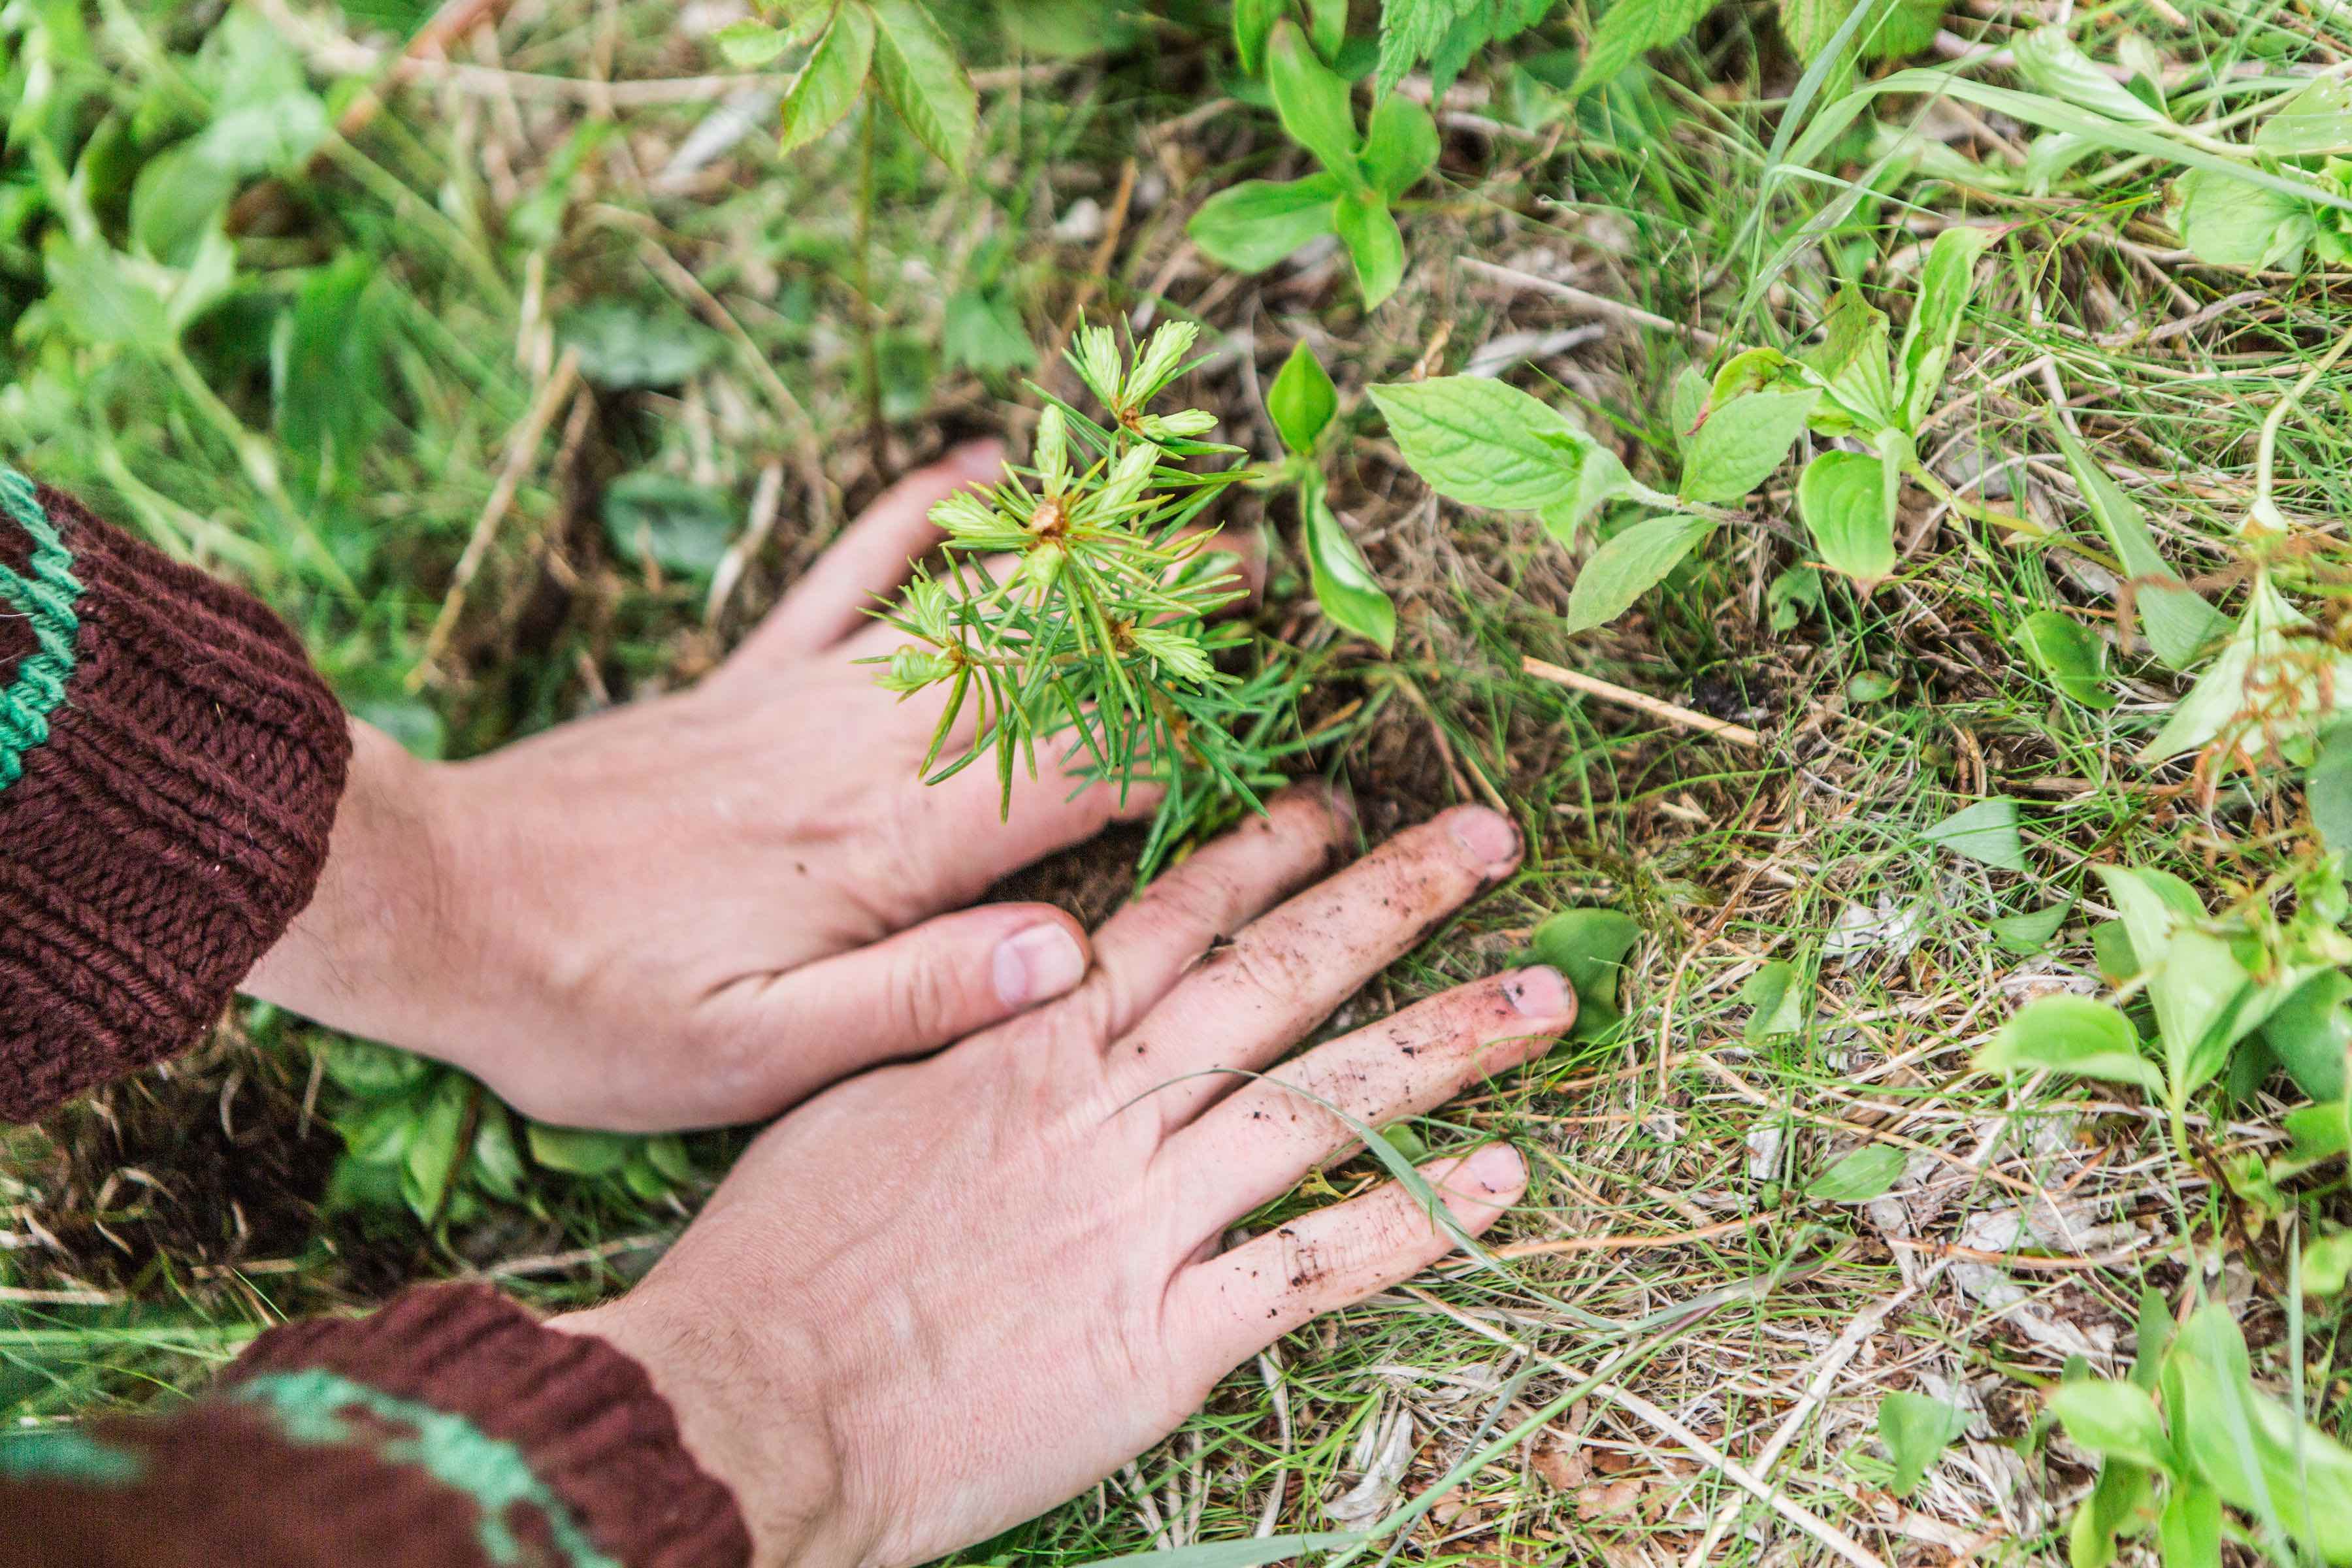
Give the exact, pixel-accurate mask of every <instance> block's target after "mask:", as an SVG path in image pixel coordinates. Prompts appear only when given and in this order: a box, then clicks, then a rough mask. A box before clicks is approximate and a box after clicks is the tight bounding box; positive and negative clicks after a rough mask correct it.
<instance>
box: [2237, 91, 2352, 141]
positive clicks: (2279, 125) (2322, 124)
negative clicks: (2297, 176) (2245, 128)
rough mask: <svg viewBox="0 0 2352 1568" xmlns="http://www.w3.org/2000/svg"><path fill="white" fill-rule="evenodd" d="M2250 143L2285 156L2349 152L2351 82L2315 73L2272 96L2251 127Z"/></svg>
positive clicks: (2351, 130)
mask: <svg viewBox="0 0 2352 1568" xmlns="http://www.w3.org/2000/svg"><path fill="white" fill-rule="evenodd" d="M2254 145H2255V146H2257V147H2260V148H2261V149H2263V151H2264V152H2266V153H2282V154H2284V155H2287V156H2299V157H2308V156H2315V155H2318V154H2320V153H2352V86H2347V84H2346V83H2345V82H2344V81H2343V80H2341V79H2338V78H2335V77H2319V78H2316V79H2314V80H2313V81H2311V82H2310V83H2309V84H2308V85H2306V86H2305V87H2302V88H2298V89H2295V90H2294V91H2293V92H2290V93H2288V94H2286V95H2285V96H2284V97H2283V98H2280V99H2278V100H2275V101H2273V103H2272V104H2271V105H2270V109H2269V112H2267V113H2266V114H2264V115H2263V120H2262V123H2261V124H2259V125H2257V126H2255V127H2254Z"/></svg>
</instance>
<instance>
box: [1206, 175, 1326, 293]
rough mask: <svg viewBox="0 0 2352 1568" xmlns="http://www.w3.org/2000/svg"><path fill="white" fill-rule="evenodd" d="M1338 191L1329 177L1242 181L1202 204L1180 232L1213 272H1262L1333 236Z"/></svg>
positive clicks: (1314, 176) (1315, 176)
mask: <svg viewBox="0 0 2352 1568" xmlns="http://www.w3.org/2000/svg"><path fill="white" fill-rule="evenodd" d="M1339 190H1340V185H1339V177H1338V176H1337V175H1333V174H1310V175H1308V176H1307V178H1305V179H1303V180H1280V181H1276V180H1244V181H1243V182H1242V183H1241V184H1238V185H1235V186H1234V187H1232V188H1231V189H1230V190H1223V191H1219V192H1218V193H1217V194H1216V195H1213V196H1211V197H1210V198H1209V199H1208V200H1207V201H1205V202H1202V204H1201V208H1200V210H1199V211H1198V212H1196V213H1194V214H1193V215H1192V221H1191V222H1190V223H1188V224H1186V225H1185V226H1184V232H1185V233H1186V234H1188V235H1190V236H1192V243H1193V244H1195V245H1197V246H1199V247H1201V251H1202V254H1203V255H1204V256H1206V257H1208V258H1209V259H1210V260H1212V261H1213V262H1215V263H1216V264H1217V265H1218V266H1220V267H1229V268H1233V269H1234V271H1236V272H1263V271H1265V269H1266V268H1269V267H1272V266H1273V265H1275V263H1276V262H1278V261H1280V260H1281V259H1282V258H1284V257H1286V256H1288V255H1289V254H1290V253H1291V252H1292V251H1295V250H1297V249H1298V248H1299V247H1301V246H1304V245H1307V244H1310V243H1312V242H1313V241H1315V240H1318V239H1320V238H1322V237H1324V236H1325V235H1327V234H1329V233H1331V232H1332V231H1333V228H1334V226H1336V223H1337V221H1338V215H1337V212H1336V210H1335V209H1336V208H1337V206H1338V204H1339Z"/></svg>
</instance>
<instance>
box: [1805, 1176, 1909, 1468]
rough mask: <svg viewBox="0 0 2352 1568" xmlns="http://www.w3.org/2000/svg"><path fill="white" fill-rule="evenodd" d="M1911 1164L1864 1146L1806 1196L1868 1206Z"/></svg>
mask: <svg viewBox="0 0 2352 1568" xmlns="http://www.w3.org/2000/svg"><path fill="white" fill-rule="evenodd" d="M1908 1163H1910V1156H1909V1155H1907V1154H1906V1153H1905V1152H1903V1151H1902V1150H1900V1149H1898V1148H1896V1147H1895V1145H1893V1144H1892V1143H1865V1144H1864V1145H1863V1146H1862V1147H1861V1148H1859V1149H1856V1150H1855V1151H1854V1152H1852V1153H1851V1154H1848V1155H1846V1156H1845V1157H1844V1158H1843V1159H1841V1160H1839V1161H1838V1162H1837V1163H1835V1164H1833V1165H1832V1166H1831V1167H1830V1168H1829V1169H1828V1170H1826V1171H1823V1172H1822V1173H1821V1174H1820V1175H1818V1176H1815V1177H1814V1178H1813V1180H1812V1183H1811V1185H1809V1186H1807V1187H1806V1188H1805V1195H1806V1196H1807V1197H1809V1198H1811V1199H1812V1200H1813V1201H1814V1202H1815V1203H1822V1204H1866V1203H1868V1202H1870V1201H1871V1200H1872V1199H1873V1198H1877V1197H1884V1196H1885V1194H1886V1191H1887V1189H1888V1188H1890V1187H1892V1186H1893V1185H1895V1182H1896V1180H1897V1179H1899V1178H1900V1177H1901V1176H1902V1174H1903V1167H1904V1166H1905V1165H1906V1164H1908ZM1941 1446H1942V1445H1940V1444H1938V1445H1937V1447H1941Z"/></svg>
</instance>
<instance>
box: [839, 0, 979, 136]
mask: <svg viewBox="0 0 2352 1568" xmlns="http://www.w3.org/2000/svg"><path fill="white" fill-rule="evenodd" d="M872 5H873V8H874V23H875V28H874V79H875V80H876V81H877V83H879V84H880V85H881V88H882V96H883V97H884V98H886V99H888V100H890V107H891V108H893V109H895V110H898V118H899V119H901V120H903V121H906V122H907V129H908V130H909V131H911V132H914V133H915V139H916V140H917V141H919V142H921V143H922V144H923V145H924V146H926V147H929V149H930V150H931V151H932V152H933V153H937V154H938V155H939V159H940V162H941V163H945V164H946V165H947V166H948V167H949V168H950V169H952V170H954V171H955V172H956V173H957V174H962V173H963V172H964V170H965V168H966V167H967V166H968V165H969V164H970V163H971V143H972V138H973V136H974V134H975V133H976V132H977V129H978V126H979V121H980V96H979V94H978V93H977V92H975V91H974V90H973V89H972V85H971V77H970V76H968V75H966V74H965V72H964V68H963V62H961V60H959V59H957V58H956V55H955V46H954V45H953V44H951V43H950V42H949V41H948V36H947V35H946V34H945V33H943V32H941V31H940V25H939V23H938V22H937V21H936V20H934V19H933V18H932V16H931V14H930V12H929V10H927V9H925V8H924V6H923V5H922V3H921V0H872ZM836 25H837V24H836Z"/></svg>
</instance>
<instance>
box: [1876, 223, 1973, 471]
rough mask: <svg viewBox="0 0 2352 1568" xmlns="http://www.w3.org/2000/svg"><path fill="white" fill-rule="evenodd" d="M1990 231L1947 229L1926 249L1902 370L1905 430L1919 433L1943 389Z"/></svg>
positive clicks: (1905, 335) (1900, 360)
mask: <svg viewBox="0 0 2352 1568" xmlns="http://www.w3.org/2000/svg"><path fill="white" fill-rule="evenodd" d="M1992 239H1993V236H1992V231H1991V230H1990V229H1985V228H1948V229H1946V230H1945V231H1944V232H1943V233H1941V234H1939V235H1937V237H1936V242H1935V243H1934V244H1933V245H1931V246H1929V247H1927V262H1926V264H1925V265H1924V266H1923V267H1921V268H1920V270H1919V299H1918V301H1917V303H1916V304H1914V305H1913V306H1912V308H1911V321H1910V324H1909V325H1908V326H1906V327H1905V328H1904V329H1903V352H1902V353H1899V354H1897V355H1896V356H1895V363H1897V364H1898V365H1899V366H1901V374H1902V378H1903V382H1902V388H1901V398H1902V407H1901V409H1900V410H1899V412H1900V413H1901V414H1902V416H1903V419H1902V424H1903V427H1904V428H1905V429H1906V430H1911V429H1916V428H1917V427H1918V424H1919V421H1920V420H1922V419H1924V418H1926V417H1927V410H1928V409H1929V408H1931V407H1932V406H1934V405H1935V401H1936V394H1937V393H1938V392H1940V391H1941V390H1943V385H1944V369H1945V367H1946V366H1947V365H1948V364H1950V363H1951V361H1952V345H1953V344H1954V343H1955V342H1958V341H1959V333H1960V318H1961V317H1962V316H1963V315H1964V314H1965V313H1966V312H1967V310H1968V306H1969V295H1970V294H1971V293H1973V292H1974V291H1975V288H1976V265H1977V258H1978V257H1979V256H1981V255H1983V254H1984V250H1985V247H1987V246H1989V245H1990V244H1991V243H1992Z"/></svg>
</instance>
